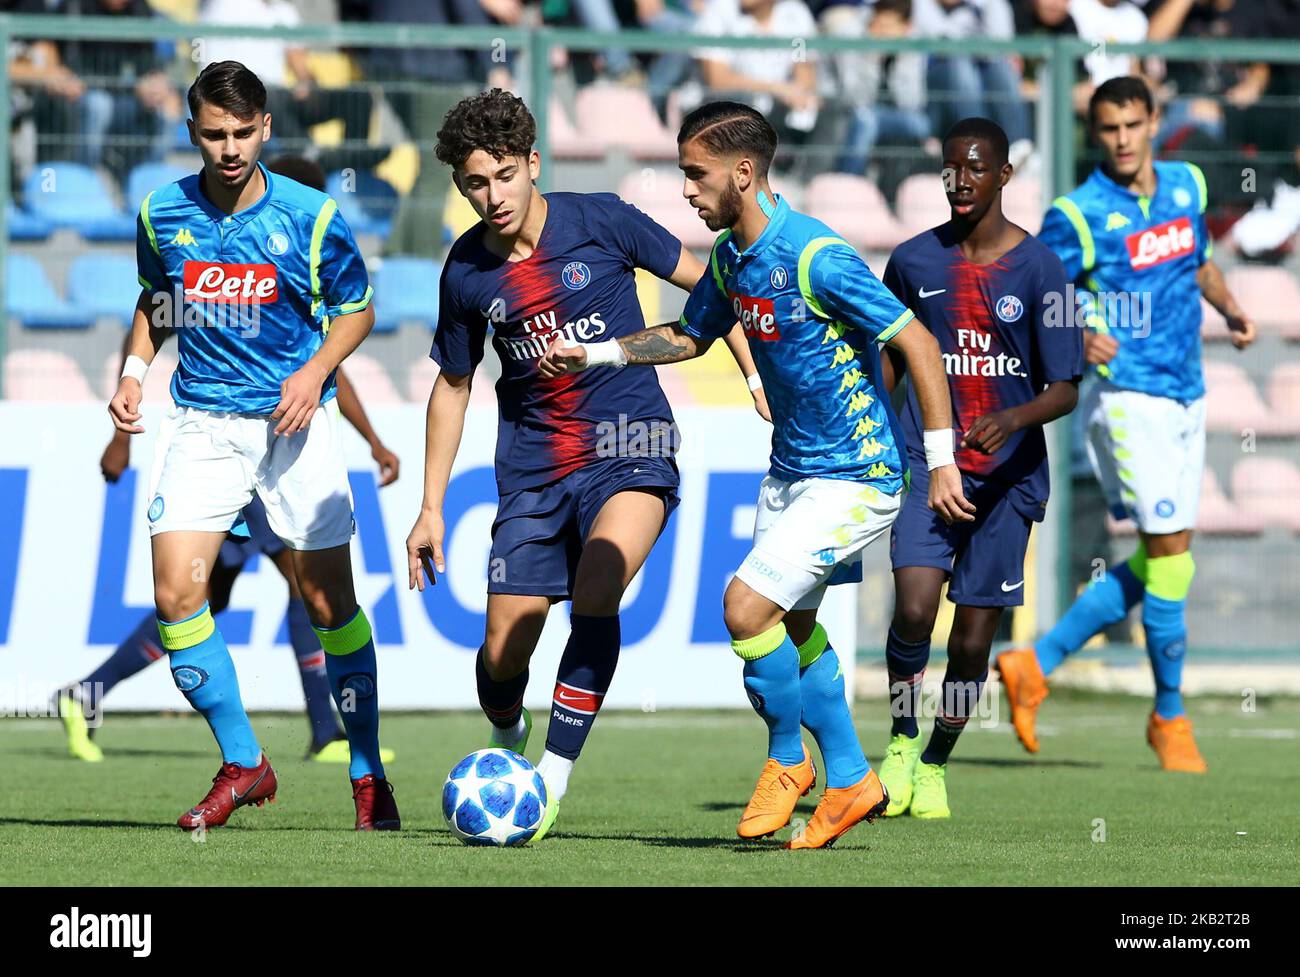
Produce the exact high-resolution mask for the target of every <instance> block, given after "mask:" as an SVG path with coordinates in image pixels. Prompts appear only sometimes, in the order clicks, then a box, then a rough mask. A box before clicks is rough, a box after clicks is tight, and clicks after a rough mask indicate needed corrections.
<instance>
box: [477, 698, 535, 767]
mask: <svg viewBox="0 0 1300 977" xmlns="http://www.w3.org/2000/svg"><path fill="white" fill-rule="evenodd" d="M523 714H524V735H523V739H521V740H520V741H519V742H518V743H516V744H515V745H514V746H507V745H506V744H505V743H503V742H501V740H500V738H499V737H500V736H501V732H502V731H501V729H500V728H499V727H497V726H493V727H492V732H491V734H489V736H488V741H487V748H488V749H489V750H514V751H515V752H516V753H518V754H519V755H520V756H523V755H524V750H526V749H527V748H528V737H530V736H532V735H533V714H532V713H531V712H529V711H528V710H527V709H525V710H523Z"/></svg>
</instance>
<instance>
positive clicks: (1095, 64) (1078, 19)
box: [1070, 0, 1147, 85]
mask: <svg viewBox="0 0 1300 977" xmlns="http://www.w3.org/2000/svg"><path fill="white" fill-rule="evenodd" d="M1070 16H1071V17H1072V18H1074V24H1075V26H1076V27H1077V28H1078V30H1079V36H1080V37H1081V38H1083V39H1084V40H1085V41H1092V42H1093V43H1094V44H1095V45H1096V47H1094V49H1093V51H1092V53H1091V54H1089V55H1088V56H1087V57H1086V58H1085V59H1084V64H1085V65H1087V68H1088V77H1089V78H1091V79H1092V83H1093V85H1100V84H1101V83H1102V82H1104V81H1109V80H1110V79H1111V78H1118V77H1120V76H1121V75H1140V74H1141V73H1142V72H1141V66H1140V65H1139V63H1138V59H1137V58H1135V57H1133V56H1132V55H1131V54H1111V53H1109V52H1107V51H1106V48H1105V45H1106V44H1107V43H1117V42H1118V43H1124V44H1128V43H1135V42H1137V41H1142V40H1145V39H1146V36H1147V15H1146V14H1144V13H1143V12H1142V10H1141V8H1140V7H1138V6H1137V5H1136V4H1135V3H1133V2H1132V0H1070Z"/></svg>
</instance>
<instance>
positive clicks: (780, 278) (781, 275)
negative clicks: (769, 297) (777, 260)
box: [771, 265, 790, 291]
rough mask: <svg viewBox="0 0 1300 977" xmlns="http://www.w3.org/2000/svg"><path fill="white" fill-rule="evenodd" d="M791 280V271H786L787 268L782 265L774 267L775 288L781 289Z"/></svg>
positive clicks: (772, 280)
mask: <svg viewBox="0 0 1300 977" xmlns="http://www.w3.org/2000/svg"><path fill="white" fill-rule="evenodd" d="M789 280H790V275H789V273H788V272H786V270H785V269H784V268H782V267H781V266H780V265H777V266H776V267H775V268H773V269H772V276H771V282H772V287H773V288H775V289H777V290H778V291H779V290H780V289H783V288H785V285H786V282H788V281H789Z"/></svg>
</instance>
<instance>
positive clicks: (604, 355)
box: [578, 339, 627, 369]
mask: <svg viewBox="0 0 1300 977" xmlns="http://www.w3.org/2000/svg"><path fill="white" fill-rule="evenodd" d="M578 345H579V346H581V347H582V348H583V349H585V350H586V351H587V366H586V367H584V369H590V368H591V367H593V366H612V367H620V366H627V354H626V353H624V352H623V347H622V346H620V345H619V344H618V340H617V339H607V340H605V341H604V342H603V343H578Z"/></svg>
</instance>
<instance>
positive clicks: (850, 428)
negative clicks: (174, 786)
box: [542, 102, 975, 849]
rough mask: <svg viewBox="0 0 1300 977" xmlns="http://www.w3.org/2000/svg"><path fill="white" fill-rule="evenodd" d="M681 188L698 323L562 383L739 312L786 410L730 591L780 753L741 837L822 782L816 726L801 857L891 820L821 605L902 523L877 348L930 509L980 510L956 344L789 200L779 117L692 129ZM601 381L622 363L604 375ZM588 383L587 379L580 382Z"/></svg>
mask: <svg viewBox="0 0 1300 977" xmlns="http://www.w3.org/2000/svg"><path fill="white" fill-rule="evenodd" d="M677 147H678V165H679V167H680V168H681V170H682V173H683V175H684V178H685V179H684V182H683V187H682V194H683V196H685V197H686V199H687V200H688V201H689V202H690V203H691V205H692V206H693V207H695V209H696V211H697V212H698V213H699V215H700V217H701V218H702V219H703V220H704V221H705V223H706V224H707V225H708V227H709V228H710V230H714V231H721V232H722V233H721V234H720V235H719V236H718V238H717V240H716V242H715V243H714V246H713V253H712V256H711V260H710V272H709V274H708V275H707V276H705V277H704V278H702V279H701V280H700V282H699V284H697V285H696V286H695V288H694V290H693V291H692V292H691V297H690V299H689V300H688V301H687V303H686V310H685V311H684V312H683V313H682V316H681V319H680V320H679V321H678V322H676V323H672V324H668V325H662V326H657V327H655V328H653V329H649V330H646V331H644V332H641V333H637V334H635V335H632V336H627V337H624V338H622V339H619V340H617V341H605V342H596V343H586V344H580V345H578V346H572V347H570V346H566V345H564V344H563V343H561V342H559V341H557V342H556V343H555V344H554V345H553V346H552V347H551V349H550V351H549V352H548V353H547V357H546V360H544V361H543V364H542V371H543V373H544V374H547V375H562V374H565V373H568V372H572V371H584V370H590V369H591V368H592V367H597V366H601V367H606V368H609V367H619V366H625V365H628V364H658V363H676V362H680V361H683V360H688V359H691V358H693V357H695V356H699V355H700V354H701V353H703V352H704V351H705V350H706V349H707V348H708V346H709V344H710V343H711V342H712V341H713V339H715V338H717V337H719V336H722V335H725V334H727V332H728V331H729V330H730V328H731V323H733V322H734V321H735V320H736V319H739V320H740V322H741V326H742V328H743V329H744V331H745V335H746V337H747V339H748V341H749V344H750V348H751V349H752V350H753V352H754V359H755V361H756V363H757V365H758V372H759V375H760V376H761V377H762V378H763V384H764V387H765V389H766V390H767V392H768V394H767V395H768V403H769V404H770V406H771V410H772V422H773V429H772V456H771V468H770V470H769V474H768V476H767V477H766V478H764V479H763V483H762V486H761V487H760V489H759V499H758V512H757V514H756V516H755V520H754V548H753V549H752V550H751V551H750V553H749V555H748V556H747V557H746V558H745V560H744V562H743V563H742V564H741V566H740V569H739V570H737V572H736V575H735V577H734V578H733V579H732V581H731V583H730V584H729V585H728V587H727V591H726V594H725V597H724V604H723V616H724V618H725V621H726V625H727V629H728V631H729V632H730V633H731V638H732V641H731V646H732V650H733V651H734V652H735V653H736V655H737V656H738V657H739V658H740V659H741V660H742V661H743V662H744V666H743V674H744V683H745V691H746V693H747V694H748V696H749V700H750V702H751V704H752V705H753V706H754V709H755V711H756V712H757V713H758V714H759V716H761V717H762V719H763V720H764V722H765V723H766V724H767V727H768V759H767V762H766V764H765V765H764V767H763V771H762V773H761V774H760V776H759V780H758V784H757V786H756V788H755V790H754V794H753V796H752V797H751V799H750V802H749V804H748V806H747V807H746V809H745V812H744V813H743V814H742V815H741V819H740V823H739V825H738V827H737V829H736V831H737V834H739V835H740V837H742V838H761V837H765V836H767V835H770V834H772V833H774V832H776V831H777V830H779V829H780V828H782V827H784V826H785V825H786V824H787V823H788V822H789V820H790V816H791V814H792V813H793V812H794V807H795V804H796V803H797V802H798V800H799V798H800V797H801V796H802V795H804V794H806V793H807V792H808V791H809V790H810V789H811V788H812V787H813V785H814V783H815V781H816V771H815V769H814V767H813V763H812V758H811V756H810V754H809V752H808V749H807V747H806V746H805V745H804V744H803V739H802V735H801V733H800V726H801V724H802V725H803V726H806V727H807V728H808V729H809V730H810V731H811V732H812V734H813V737H814V738H815V739H816V740H817V745H818V746H819V748H820V749H821V753H822V760H823V763H824V765H825V767H826V769H825V771H824V772H825V774H826V778H827V779H826V790H825V791H824V792H823V794H822V796H821V799H820V801H819V802H818V804H817V809H816V811H815V812H814V813H813V816H812V820H811V821H810V822H809V823H808V825H807V826H806V828H805V829H804V830H803V831H802V832H800V833H798V834H796V835H795V837H794V838H792V839H791V840H790V841H789V842H788V843H787V847H788V848H794V849H807V848H822V847H826V846H828V845H831V844H834V842H835V841H836V839H838V838H839V837H840V836H841V835H843V834H844V832H846V831H848V830H849V829H850V828H852V827H853V826H854V825H855V824H858V823H859V822H861V821H864V820H866V821H870V820H872V819H874V818H875V817H876V816H877V815H878V814H879V813H880V812H881V811H883V810H884V809H885V807H886V805H887V803H888V800H889V797H888V794H887V793H886V791H885V789H884V787H883V786H882V785H881V783H880V780H879V778H878V777H877V776H876V773H875V771H873V770H872V769H871V765H870V764H869V763H868V762H867V758H866V756H865V755H864V754H863V752H862V747H861V745H860V744H859V742H858V737H857V733H856V732H855V730H854V728H853V718H852V716H851V715H850V714H849V708H848V703H847V702H846V701H845V690H844V678H843V673H842V670H841V668H840V666H839V660H838V658H837V657H836V654H835V651H834V649H832V648H831V647H830V645H829V643H828V639H827V635H826V631H825V629H824V628H823V627H822V626H821V625H820V624H818V623H817V609H818V607H819V606H820V605H821V601H822V598H823V596H824V595H825V592H826V587H827V586H828V585H829V584H833V583H836V582H839V581H840V580H842V578H843V575H842V574H840V573H838V572H837V571H838V569H839V568H840V567H841V566H847V565H852V564H854V563H855V562H857V561H860V559H861V554H862V551H863V550H864V549H865V548H866V547H867V546H868V545H869V544H870V543H871V542H872V541H873V540H875V539H877V538H878V537H880V536H881V535H882V534H883V533H884V532H885V531H886V530H887V529H889V527H890V525H891V524H892V523H893V521H894V518H895V516H896V515H897V514H898V509H899V505H900V502H901V500H902V496H903V491H904V487H905V485H906V483H907V479H908V470H907V452H906V449H905V448H904V444H903V436H902V433H901V431H900V430H899V428H898V421H897V418H896V417H895V416H894V412H893V410H892V409H891V408H890V405H889V401H888V399H887V395H886V394H885V392H884V390H883V387H882V385H881V372H880V358H879V354H878V352H877V350H876V344H877V343H887V344H888V345H889V346H890V347H892V348H896V349H898V350H899V351H900V352H901V353H902V355H903V356H904V357H905V358H906V361H907V364H908V366H909V368H910V369H911V371H912V375H913V378H914V382H915V384H916V387H917V396H918V400H919V403H920V410H921V416H922V419H923V421H924V432H923V434H922V438H923V441H924V445H925V449H924V457H925V459H926V460H925V466H926V467H927V468H929V469H930V470H931V477H930V484H929V493H928V500H929V505H930V506H931V507H932V508H933V509H934V510H935V511H936V512H938V513H940V515H941V516H942V517H943V518H944V520H945V521H965V520H969V519H971V518H973V513H974V511H975V510H974V508H973V507H972V506H971V504H970V503H969V502H968V501H967V500H966V499H965V498H964V497H963V495H962V486H961V477H960V475H959V473H958V471H957V467H956V465H955V464H954V463H953V460H954V459H953V450H954V443H953V437H952V424H951V416H950V408H949V400H948V390H947V385H946V383H945V382H944V376H943V364H942V361H941V360H940V357H939V347H938V345H937V344H936V343H935V341H934V337H933V336H931V335H930V334H929V333H928V332H926V330H925V329H924V328H914V327H913V328H909V323H911V321H912V319H913V318H914V317H913V314H912V313H911V312H910V311H909V310H908V309H906V308H905V307H904V306H903V305H902V304H901V303H900V302H899V301H898V300H897V299H896V298H895V297H894V296H893V295H891V294H890V293H889V291H888V290H887V289H886V288H884V287H883V286H882V285H881V284H880V282H879V281H878V280H877V279H876V277H875V276H874V275H873V274H872V273H871V269H870V268H868V267H867V265H866V263H865V262H863V260H862V259H861V258H860V257H859V256H858V254H857V252H856V251H854V250H853V248H852V247H851V246H850V245H849V244H848V243H847V242H846V241H845V240H844V239H843V238H841V237H839V236H837V235H836V234H835V233H834V232H833V231H832V230H831V229H830V228H828V227H827V226H826V225H825V224H823V223H821V222H820V221H817V220H814V219H813V218H811V217H807V216H805V215H803V214H799V213H796V212H795V211H793V210H791V208H790V205H789V203H788V202H787V201H786V200H785V199H784V198H782V197H780V196H778V195H776V194H774V193H773V192H772V188H771V185H770V184H769V183H768V177H767V174H768V169H769V167H770V165H771V162H772V157H773V156H774V155H775V153H776V148H777V136H776V131H775V130H774V129H773V128H772V125H771V123H769V122H768V121H767V119H765V118H764V117H763V115H762V114H761V113H759V112H757V111H755V110H754V109H752V108H750V107H749V106H747V105H742V104H740V103H737V102H711V103H709V104H706V105H703V106H701V107H700V108H698V109H696V110H695V111H694V112H692V113H691V114H690V115H688V116H687V117H686V118H685V120H683V122H682V127H681V131H680V132H679V133H678V135H677ZM597 372H599V373H602V374H606V373H608V372H609V370H608V369H604V370H599V371H597ZM579 375H585V374H582V373H580V374H579Z"/></svg>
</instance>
